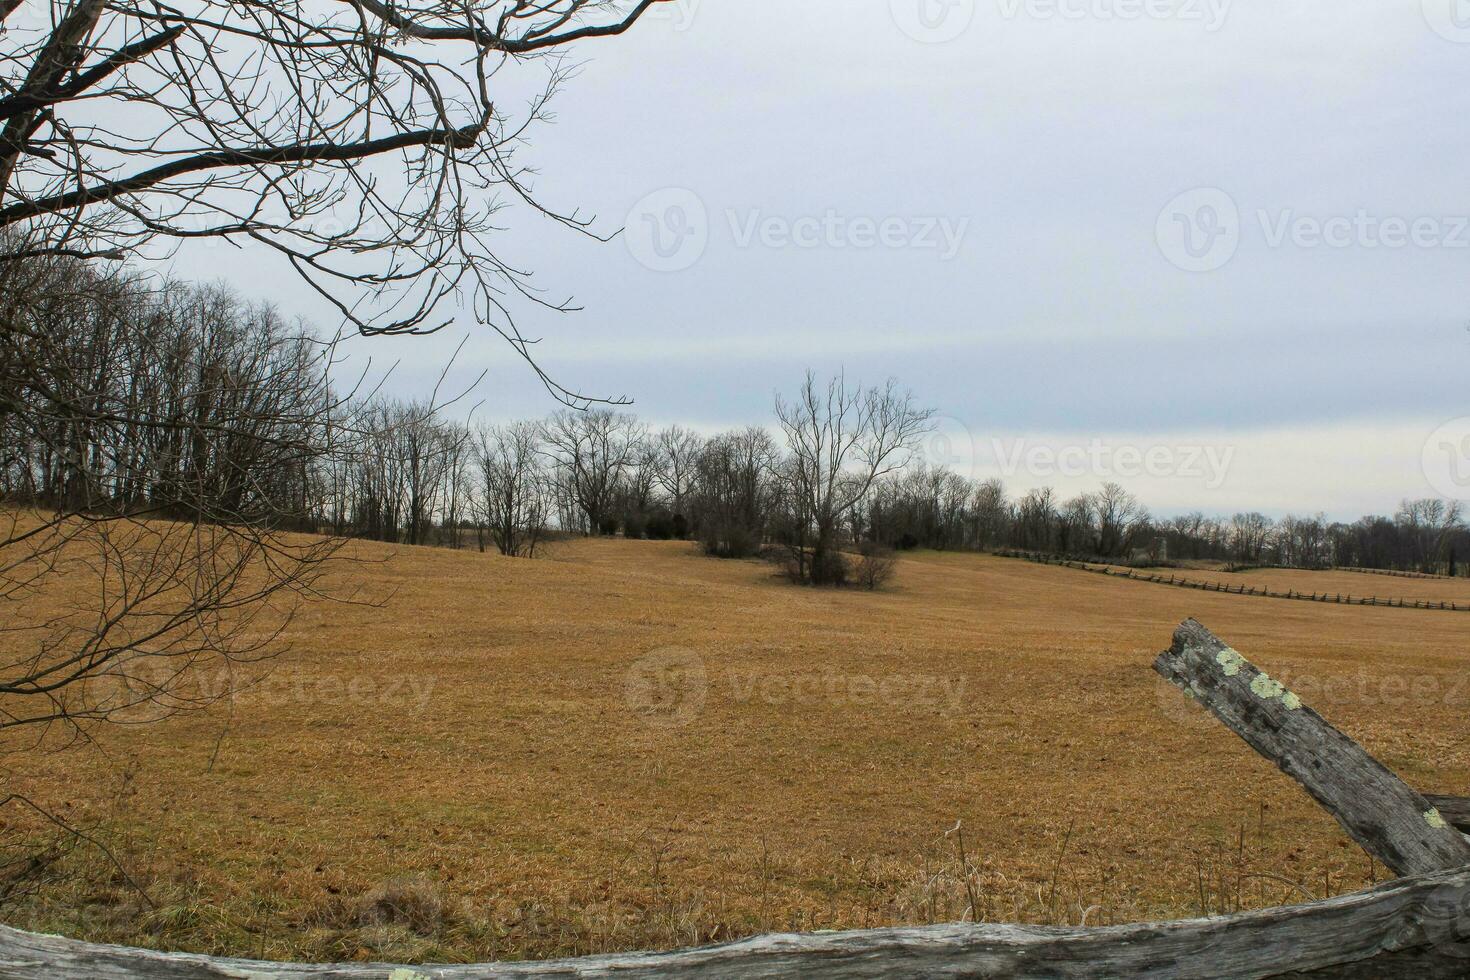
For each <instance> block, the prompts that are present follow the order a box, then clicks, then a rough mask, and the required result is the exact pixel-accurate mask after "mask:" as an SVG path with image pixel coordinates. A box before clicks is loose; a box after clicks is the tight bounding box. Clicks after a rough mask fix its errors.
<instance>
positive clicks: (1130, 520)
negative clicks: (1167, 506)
mask: <svg viewBox="0 0 1470 980" xmlns="http://www.w3.org/2000/svg"><path fill="white" fill-rule="evenodd" d="M1092 509H1093V512H1094V514H1095V515H1096V518H1097V538H1096V546H1095V548H1094V549H1093V551H1094V553H1095V554H1099V555H1103V556H1107V557H1112V556H1115V555H1127V554H1128V552H1129V551H1131V550H1132V548H1133V546H1134V544H1135V543H1136V542H1137V540H1138V538H1139V536H1140V535H1141V534H1142V533H1143V532H1144V531H1145V530H1146V529H1147V528H1148V526H1149V515H1148V510H1147V508H1145V507H1144V506H1143V505H1142V504H1141V503H1139V502H1138V498H1137V497H1135V496H1133V494H1131V493H1129V492H1128V491H1127V490H1124V489H1123V488H1122V487H1121V486H1120V485H1118V484H1116V483H1112V482H1108V483H1104V484H1103V485H1102V489H1101V490H1099V491H1098V492H1097V493H1095V494H1093V495H1092Z"/></svg>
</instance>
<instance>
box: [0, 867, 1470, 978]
mask: <svg viewBox="0 0 1470 980" xmlns="http://www.w3.org/2000/svg"><path fill="white" fill-rule="evenodd" d="M1467 973H1470V867H1467V868H1461V869H1458V870H1454V871H1445V872H1438V873H1435V874H1429V875H1419V876H1416V877H1413V878H1404V879H1398V880H1396V881H1391V882H1387V883H1385V884H1383V885H1380V886H1378V887H1377V888H1374V889H1371V890H1369V891H1364V892H1357V893H1354V894H1352V895H1343V896H1339V897H1337V898H1332V899H1327V900H1325V901H1321V902H1314V903H1311V904H1308V905H1293V906H1286V907H1281V908H1273V909H1266V910H1263V911H1258V912H1248V913H1244V914H1241V915H1233V916H1219V917H1215V918H1210V919H1190V920H1185V921H1180V922H1167V923H1142V924H1138V925H1128V926H1111V927H1106V928H1095V929H1065V928H1044V927H1030V926H1008V925H948V926H927V927H922V928H907V929H905V928H898V929H871V930H862V931H856V932H830V933H808V934H799V935H798V934H790V935H771V936H760V937H757V938H754V939H747V940H744V941H742V942H736V943H727V944H725V945H721V946H709V947H704V948H701V949H691V950H682V951H677V952H671V953H630V954H622V955H609V956H591V957H585V958H582V959H573V960H557V961H549V962H542V963H489V964H479V965H454V966H416V967H395V966H392V965H388V964H365V963H338V964H304V963H266V962H260V961H254V960H240V959H225V958H217V957H208V956H198V955H193V954H185V953H158V952H151V951H147V950H141V949H128V948H126V947H121V946H105V945H99V944H95V943H84V942H78V941H76V940H70V939H62V938H58V937H55V936H41V935H37V934H34V933H26V932H21V931H18V930H15V929H9V928H5V927H0V978H7V980H9V978H15V980H19V978H25V980H33V978H41V977H46V978H55V980H83V978H85V980H141V978H145V977H146V978H161V980H219V978H231V980H242V978H251V980H303V978H310V980H424V978H432V980H471V978H475V980H480V978H498V977H610V976H618V977H630V978H633V977H639V978H665V977H700V978H735V977H741V978H745V977H784V976H795V975H800V976H802V977H815V978H849V977H851V978H864V977H874V978H877V977H1017V978H1043V977H1046V978H1078V980H1082V978H1088V980H1090V978H1093V977H1114V976H1128V977H1147V978H1165V977H1169V978H1191V977H1196V978H1203V977H1242V978H1258V977H1279V976H1288V975H1304V976H1375V977H1394V976H1403V977H1408V976H1413V977H1436V976H1444V977H1463V976H1465V975H1466V974H1467Z"/></svg>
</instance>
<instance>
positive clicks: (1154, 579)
mask: <svg viewBox="0 0 1470 980" xmlns="http://www.w3.org/2000/svg"><path fill="white" fill-rule="evenodd" d="M992 553H993V554H995V555H997V556H998V557H1001V558H1021V559H1024V560H1026V561H1030V562H1035V563H1037V564H1039V565H1057V566H1059V567H1062V568H1075V569H1076V570H1078V571H1081V572H1092V573H1093V574H1096V575H1109V576H1112V577H1113V578H1125V579H1128V580H1129V581H1133V582H1149V583H1152V584H1154V585H1172V586H1174V587H1175V588H1180V589H1197V590H1200V591H1203V592H1222V593H1226V594H1228V595H1248V596H1256V597H1257V598H1261V599H1296V600H1299V601H1302V602H1329V603H1334V604H1337V605H1344V606H1386V607H1389V608H1393V609H1438V610H1442V611H1444V612H1470V603H1463V604H1462V603H1454V602H1435V601H1432V600H1429V599H1381V598H1378V597H1376V596H1352V595H1343V594H1342V593H1340V592H1338V593H1333V592H1320V593H1319V592H1297V591H1294V590H1289V591H1286V592H1277V591H1273V590H1271V589H1266V588H1262V587H1260V586H1252V585H1245V584H1244V583H1242V584H1240V585H1230V584H1229V583H1227V582H1207V581H1202V580H1200V579H1190V578H1185V577H1184V576H1182V575H1177V574H1174V573H1172V572H1171V573H1170V574H1169V575H1167V576H1165V575H1162V574H1158V573H1140V572H1139V571H1138V570H1137V569H1133V568H1116V567H1113V566H1109V565H1097V564H1093V563H1090V562H1084V561H1078V560H1076V559H1074V558H1064V557H1062V556H1061V555H1044V554H1038V553H1036V552H1031V551H1013V550H1002V551H996V552H992Z"/></svg>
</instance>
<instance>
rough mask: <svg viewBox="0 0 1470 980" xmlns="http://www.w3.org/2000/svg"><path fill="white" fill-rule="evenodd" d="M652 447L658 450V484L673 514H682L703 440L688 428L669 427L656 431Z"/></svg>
mask: <svg viewBox="0 0 1470 980" xmlns="http://www.w3.org/2000/svg"><path fill="white" fill-rule="evenodd" d="M654 445H655V446H656V447H657V451H658V457H657V460H658V469H657V474H658V485H659V487H660V488H662V490H663V491H664V493H665V494H667V495H668V498H669V506H670V507H671V508H673V511H674V513H675V514H686V511H687V506H688V505H687V503H686V498H687V497H688V496H689V493H690V491H691V490H692V489H693V488H694V483H695V479H696V474H697V469H698V464H699V453H700V450H701V449H702V448H703V447H704V438H703V437H702V436H701V435H699V433H697V432H694V431H692V430H690V429H685V428H683V427H682V426H678V425H672V426H669V427H668V428H667V429H660V430H659V432H658V433H657V434H656V435H655V436H654ZM686 516H687V514H686Z"/></svg>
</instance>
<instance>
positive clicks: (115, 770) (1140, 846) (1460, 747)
mask: <svg viewBox="0 0 1470 980" xmlns="http://www.w3.org/2000/svg"><path fill="white" fill-rule="evenodd" d="M353 547H354V548H356V549H357V550H358V551H359V552H360V553H362V554H367V555H377V556H381V555H383V554H385V553H386V551H387V550H388V549H385V548H381V547H378V546H370V545H355V546H353ZM339 574H340V576H341V577H342V578H344V579H345V578H347V577H349V576H351V575H355V576H359V577H362V576H365V577H367V579H368V580H369V582H370V584H371V587H372V588H373V589H374V590H376V591H377V593H378V594H379V595H381V596H384V597H387V601H386V603H385V605H383V606H382V607H381V608H363V607H357V606H344V605H315V606H312V607H309V608H307V609H306V610H305V611H304V612H303V614H302V615H301V617H300V618H299V619H298V621H297V622H296V624H295V626H294V627H293V628H292V631H291V634H290V638H291V640H292V641H293V644H294V649H293V651H292V652H291V653H290V654H289V655H287V656H285V657H283V658H282V659H280V660H279V661H277V662H276V664H275V668H274V672H273V673H272V674H271V676H270V677H269V678H267V679H265V680H264V681H262V682H261V683H259V684H258V685H256V686H255V687H253V688H251V689H247V690H245V691H242V692H241V693H240V695H239V696H238V697H237V699H236V700H235V703H234V705H233V707H232V708H231V707H227V706H223V705H221V706H217V707H216V708H214V709H211V710H210V711H208V712H206V713H202V714H192V715H188V716H180V717H177V718H174V719H171V720H169V721H166V722H162V723H159V724H156V725H147V726H140V727H135V728H125V729H116V728H111V729H108V730H106V731H104V732H102V733H101V742H100V743H99V747H98V748H83V749H73V750H70V751H68V752H65V753H61V754H50V755H39V754H32V755H21V756H15V755H12V757H11V758H10V759H9V762H10V764H11V766H12V767H13V768H16V769H17V770H18V772H19V775H17V776H16V778H17V779H23V780H24V781H25V785H26V786H27V788H28V789H29V790H30V791H31V792H33V793H34V794H35V795H36V797H37V798H39V799H40V800H42V801H44V802H46V803H48V804H49V805H51V806H53V807H55V808H57V809H58V811H59V812H63V813H65V814H67V815H69V818H70V819H72V820H73V821H74V822H76V823H79V824H83V825H86V826H88V827H92V828H94V829H95V830H96V832H97V833H98V834H99V835H100V836H101V838H102V839H104V840H106V841H107V842H109V843H110V844H111V845H112V847H113V848H114V850H115V851H116V852H117V854H118V857H119V858H120V860H121V861H122V863H123V865H124V866H125V867H126V868H127V869H128V871H129V872H131V873H132V874H133V875H134V876H135V877H136V878H137V879H138V880H139V882H140V883H141V884H142V885H143V886H144V887H145V888H146V890H147V891H148V893H149V895H150V897H151V899H152V901H153V902H154V903H155V904H156V908H150V907H148V905H147V904H146V903H145V902H144V901H143V900H142V899H141V898H140V897H139V896H138V895H137V893H136V892H135V891H134V890H133V889H131V888H130V887H128V885H127V884H126V882H125V881H124V880H123V879H122V877H121V876H120V875H119V874H117V873H116V872H114V871H113V870H111V869H110V867H109V865H107V863H106V862H104V861H103V860H101V858H100V857H99V856H98V855H97V854H96V853H95V852H93V851H91V850H90V849H87V848H82V849H78V850H77V851H76V852H75V853H74V854H73V856H72V857H71V858H70V859H69V860H68V862H67V864H66V866H65V869H64V870H65V874H64V875H60V876H58V877H57V878H56V879H55V880H54V881H52V882H50V883H49V884H47V885H46V886H45V887H43V888H42V889H41V890H40V891H38V892H37V893H35V894H33V895H31V896H29V897H27V898H25V899H23V900H22V901H20V902H19V903H18V904H14V905H12V906H11V907H10V908H9V909H8V911H7V912H6V916H7V919H8V921H9V922H10V923H12V924H16V925H20V926H24V927H29V928H37V929H44V930H47V931H60V932H65V933H69V934H72V935H77V936H84V937H88V938H94V939H101V940H107V941H117V942H127V943H133V944H139V945H150V946H156V947H160V948H171V949H188V950H201V951H208V952H216V953H231V954H239V955H247V956H261V957H269V958H298V959H338V958H372V959H391V960H400V961H402V960H468V959H488V958H497V957H544V956H552V955H565V954H578V953H587V952H596V951H604V950H614V949H630V948H649V947H670V946H676V945H685V944H692V943H702V942H709V941H714V940H721V939H726V938H730V937H734V936H740V935H746V934H751V933H754V932H759V931H764V930H773V929H827V928H835V927H863V926H876V925H881V924H887V923H896V922H927V921H936V920H951V919H958V918H960V917H961V916H962V915H964V914H965V912H966V909H967V907H968V905H969V904H970V898H969V894H970V893H971V892H973V894H974V897H975V904H976V907H977V910H978V914H979V916H980V917H981V918H984V919H989V920H994V921H1006V920H1024V921H1030V922H1054V923H1071V924H1077V923H1080V922H1083V921H1085V922H1086V923H1087V924H1102V923H1112V922H1124V921H1132V920H1142V919H1151V918H1169V917H1182V916H1189V915H1196V914H1200V913H1202V912H1216V911H1221V910H1224V909H1234V908H1238V907H1254V906H1260V905H1271V904H1279V903H1281V902H1290V901H1296V900H1298V899H1299V898H1301V896H1302V895H1303V894H1310V895H1312V896H1322V895H1324V894H1327V893H1338V892H1342V891H1350V890H1353V889H1356V888H1358V887H1360V886H1362V885H1363V884H1365V883H1367V882H1368V881H1369V880H1371V879H1373V878H1379V879H1381V878H1383V877H1385V872H1384V869H1383V868H1382V867H1381V866H1378V867H1374V866H1373V865H1372V864H1371V862H1370V861H1369V860H1368V859H1367V858H1366V856H1365V855H1364V854H1363V852H1362V851H1361V850H1359V849H1358V848H1357V847H1356V846H1355V845H1352V844H1351V843H1350V842H1349V841H1348V840H1347V839H1346V838H1345V837H1344V836H1343V835H1342V834H1341V833H1340V832H1339V831H1338V829H1337V827H1336V825H1335V824H1334V823H1333V822H1332V821H1331V819H1330V818H1328V817H1327V816H1326V815H1325V814H1324V813H1323V812H1322V811H1321V810H1320V809H1319V808H1318V807H1317V806H1316V805H1315V804H1314V803H1312V801H1311V800H1310V799H1308V798H1307V797H1306V795H1305V794H1304V793H1303V792H1302V791H1301V790H1299V789H1298V788H1297V787H1296V785H1295V784H1294V783H1292V782H1291V781H1290V780H1289V779H1288V778H1287V777H1285V776H1283V775H1281V774H1280V773H1279V772H1277V771H1276V770H1275V768H1274V767H1273V766H1272V765H1271V764H1269V763H1267V762H1265V761H1264V760H1262V759H1260V758H1259V757H1257V756H1256V755H1255V754H1254V753H1252V752H1251V750H1250V749H1249V748H1247V747H1246V746H1245V745H1244V744H1242V743H1241V742H1239V741H1238V740H1237V739H1236V738H1235V737H1234V736H1233V735H1231V734H1230V733H1228V732H1227V731H1225V730H1224V729H1223V728H1222V727H1221V726H1219V725H1217V724H1215V723H1214V722H1212V721H1211V720H1210V719H1208V718H1206V717H1203V716H1202V715H1201V714H1200V713H1199V712H1198V711H1197V709H1193V708H1190V707H1188V706H1187V705H1186V703H1185V701H1184V699H1183V698H1182V697H1181V696H1180V695H1179V694H1177V693H1176V692H1174V691H1173V689H1172V688H1168V687H1166V686H1165V685H1164V684H1163V682H1162V681H1158V680H1156V679H1155V676H1154V674H1153V672H1152V671H1151V670H1150V667H1149V664H1150V661H1151V660H1152V658H1153V656H1154V653H1155V652H1156V651H1157V650H1159V649H1161V648H1162V647H1164V646H1165V645H1167V643H1168V640H1169V637H1170V634H1171V632H1172V630H1173V628H1174V626H1175V625H1176V624H1177V623H1178V622H1179V621H1180V620H1182V619H1184V618H1185V617H1187V616H1195V617H1197V618H1199V619H1200V620H1201V621H1203V622H1204V623H1205V624H1206V625H1207V626H1209V627H1210V628H1212V629H1213V630H1215V631H1216V632H1217V633H1219V634H1220V635H1222V636H1223V637H1224V638H1225V639H1227V640H1228V641H1229V642H1231V643H1232V644H1233V645H1235V646H1236V647H1237V648H1238V649H1240V650H1241V651H1242V652H1243V653H1245V654H1246V655H1247V656H1248V657H1250V658H1251V659H1253V660H1254V661H1256V662H1257V663H1259V664H1260V665H1262V667H1263V668H1265V669H1267V670H1269V671H1270V673H1271V674H1272V675H1273V676H1276V677H1279V678H1281V679H1283V680H1284V681H1285V682H1287V683H1288V684H1290V685H1291V686H1293V687H1294V688H1296V689H1297V690H1298V691H1299V692H1300V693H1301V694H1302V696H1303V698H1304V699H1305V700H1306V701H1307V703H1308V704H1311V705H1312V706H1314V707H1317V708H1319V710H1321V711H1322V712H1323V713H1324V714H1325V715H1326V716H1327V717H1328V718H1329V719H1330V720H1332V721H1334V722H1336V723H1337V724H1338V725H1339V727H1341V728H1343V729H1344V730H1345V731H1347V732H1348V733H1349V734H1350V735H1352V736H1353V737H1355V738H1357V739H1359V740H1360V741H1361V742H1363V743H1364V744H1365V746H1366V747H1367V748H1368V749H1369V750H1370V751H1371V752H1373V753H1375V754H1376V755H1377V756H1378V757H1379V758H1380V759H1382V760H1383V761H1384V762H1385V763H1386V764H1388V765H1389V766H1391V767H1394V768H1395V769H1397V770H1398V771H1399V772H1400V773H1401V774H1402V775H1403V776H1404V777H1405V778H1406V779H1408V780H1409V781H1410V782H1411V783H1412V784H1414V785H1416V786H1417V787H1418V788H1420V789H1423V790H1426V791H1436V792H1456V793H1462V794H1466V793H1470V781H1467V776H1466V774H1467V773H1470V738H1467V736H1470V711H1467V704H1470V683H1467V671H1470V663H1467V657H1470V642H1467V641H1470V615H1456V614H1451V613H1437V612H1424V611H1416V610H1411V609H1410V610H1398V609H1385V608H1360V607H1348V606H1334V605H1320V604H1310V603H1296V602H1283V601H1271V600H1265V599H1253V598H1248V597H1241V596H1227V595H1212V594H1204V593H1198V592H1192V591H1185V590H1180V589H1172V588H1164V587H1160V586H1157V585H1150V584H1145V583H1137V582H1127V581H1120V580H1115V579H1110V578H1104V577H1102V576H1097V575H1087V574H1083V573H1081V572H1077V571H1073V570H1069V569H1065V568H1054V567H1046V566H1039V565H1032V564H1029V563H1026V562H1021V561H1015V560H1006V559H997V558H990V557H985V556H977V555H970V554H919V555H913V556H907V557H906V558H905V560H904V561H902V562H901V563H900V566H899V572H898V576H897V579H896V581H895V583H894V585H892V586H891V587H890V588H889V589H888V590H887V591H885V592H881V593H878V594H868V593H859V592H831V591H814V590H806V589H798V588H795V587H792V586H790V585H786V584H783V583H782V582H781V581H780V580H778V579H776V578H775V577H773V575H772V571H771V568H770V567H769V566H767V565H763V564H760V563H756V562H718V561H714V560H709V559H705V558H702V557H700V556H699V555H698V554H697V553H696V552H695V550H694V548H693V547H692V546H690V545H687V544H682V543H667V544H666V543H652V542H625V541H616V540H602V541H586V542H573V543H567V544H561V545H557V546H556V547H555V549H554V551H553V553H552V554H551V557H550V558H549V560H536V561H523V560H511V559H503V558H499V557H495V556H489V555H481V554H477V553H473V552H458V553H455V552H449V551H444V550H437V549H415V548H401V549H398V550H397V557H396V558H395V559H394V560H393V561H392V562H389V563H385V564H373V565H366V566H362V567H359V568H357V569H355V570H351V571H349V572H343V573H339ZM1249 574H1250V575H1256V576H1257V579H1256V580H1258V581H1260V582H1262V583H1267V582H1270V581H1273V580H1274V579H1273V577H1274V576H1278V575H1305V576H1308V577H1309V578H1310V579H1312V580H1316V581H1319V582H1320V581H1325V579H1319V578H1317V575H1318V574H1319V573H1273V572H1262V573H1249ZM1340 577H1342V578H1345V579H1349V580H1350V581H1349V582H1347V583H1345V585H1344V589H1345V590H1347V589H1355V590H1357V591H1355V592H1354V594H1358V592H1362V591H1364V590H1369V589H1372V590H1376V591H1377V592H1378V593H1379V594H1394V595H1398V594H1414V595H1419V596H1423V597H1428V595H1429V591H1428V590H1430V589H1433V588H1438V587H1446V586H1444V585H1443V584H1442V583H1437V582H1427V581H1407V580H1399V579H1390V578H1380V577H1375V576H1362V575H1351V574H1347V573H1342V574H1341V576H1340ZM1242 578H1245V579H1246V580H1248V581H1250V580H1251V579H1250V578H1248V577H1247V576H1242ZM79 587H80V586H79ZM1291 587H1296V588H1309V587H1308V586H1304V585H1302V586H1297V585H1293V586H1291ZM1336 587H1337V586H1336V585H1335V584H1334V585H1333V586H1332V588H1333V589H1336ZM1448 587H1450V588H1455V587H1460V586H1459V583H1449V585H1448ZM1321 588H1322V586H1318V589H1319V590H1320V589H1321ZM1462 588H1463V587H1462ZM1461 598H1470V596H1465V595H1464V594H1462V595H1461ZM668 648H675V649H674V650H673V651H672V652H670V651H669V650H668ZM661 651H663V652H661ZM681 651H682V652H681ZM665 663H671V664H676V665H678V664H682V665H684V666H685V667H688V666H690V665H691V664H698V665H699V666H701V667H702V669H703V672H704V678H703V687H702V696H701V687H700V685H699V683H697V681H698V678H697V676H692V675H690V674H689V673H687V672H686V673H685V674H683V675H679V676H674V677H672V679H671V680H670V681H669V683H668V685H667V686H666V687H664V688H660V687H659V686H658V684H657V674H656V673H655V672H654V670H653V668H656V667H658V666H659V665H661V664H665ZM660 691H662V695H660V694H659V692H660ZM226 726H227V729H226ZM222 730H225V731H226V734H225V737H224V739H223V741H222V742H219V744H218V755H217V758H215V760H214V763H213V767H212V768H211V767H210V760H211V756H212V755H214V754H215V752H216V743H217V741H218V739H219V736H220V734H221V731H222ZM957 821H962V823H963V847H964V853H965V857H966V859H967V860H966V861H964V862H962V861H961V859H960V857H959V845H960V839H959V837H958V836H953V835H952V836H949V837H946V836H945V832H946V831H948V830H950V829H951V828H952V827H954V826H955V824H956V822H957ZM1267 876H1270V877H1267ZM1285 882H1291V883H1294V884H1286V883H1285Z"/></svg>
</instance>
